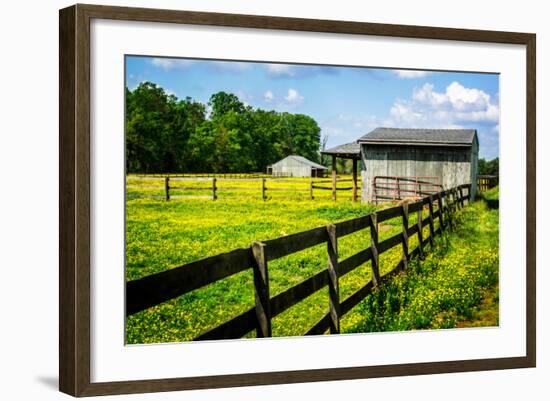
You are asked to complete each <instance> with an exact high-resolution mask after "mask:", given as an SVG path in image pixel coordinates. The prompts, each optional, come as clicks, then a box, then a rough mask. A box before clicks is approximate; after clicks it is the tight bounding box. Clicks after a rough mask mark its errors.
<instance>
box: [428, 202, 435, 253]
mask: <svg viewBox="0 0 550 401" xmlns="http://www.w3.org/2000/svg"><path fill="white" fill-rule="evenodd" d="M428 208H429V210H430V246H431V247H433V246H434V235H435V230H434V197H433V195H430V197H429V198H428Z"/></svg>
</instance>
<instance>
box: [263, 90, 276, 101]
mask: <svg viewBox="0 0 550 401" xmlns="http://www.w3.org/2000/svg"><path fill="white" fill-rule="evenodd" d="M273 99H275V95H274V94H273V92H271V91H270V90H268V91H267V92H265V93H264V100H265V101H266V102H267V103H270V102H272V101H273Z"/></svg>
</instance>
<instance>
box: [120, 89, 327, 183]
mask: <svg viewBox="0 0 550 401" xmlns="http://www.w3.org/2000/svg"><path fill="white" fill-rule="evenodd" d="M320 132H321V129H320V128H319V125H318V124H317V122H316V121H315V120H314V119H313V118H311V117H309V116H307V115H304V114H292V113H287V112H276V111H273V110H262V109H259V108H256V109H255V108H253V107H251V106H248V105H245V104H244V103H243V102H241V101H240V100H239V98H238V97H237V96H236V95H234V94H232V93H226V92H217V93H214V94H213V95H212V96H211V97H210V99H209V101H208V103H207V104H203V103H201V102H198V101H195V100H192V99H191V98H190V97H186V98H185V99H178V98H177V97H176V96H175V95H172V94H168V93H167V92H166V91H165V90H164V89H163V88H162V87H160V86H159V85H157V84H155V83H152V82H143V83H141V84H140V85H139V86H138V87H136V88H135V89H134V90H129V89H128V88H126V168H127V172H128V173H168V172H170V173H177V172H190V173H232V172H265V170H266V167H267V165H269V164H272V163H274V162H276V161H278V160H280V159H282V158H284V157H286V156H288V155H291V154H297V155H301V156H304V157H306V158H307V159H310V160H312V161H315V162H319V161H320V160H319V147H320Z"/></svg>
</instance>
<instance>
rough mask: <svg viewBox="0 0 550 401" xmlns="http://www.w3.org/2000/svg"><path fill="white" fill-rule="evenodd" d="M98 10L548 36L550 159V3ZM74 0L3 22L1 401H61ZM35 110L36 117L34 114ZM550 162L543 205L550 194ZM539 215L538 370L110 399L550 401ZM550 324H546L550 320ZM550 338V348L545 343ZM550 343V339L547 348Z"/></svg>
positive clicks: (5, 14) (6, 7)
mask: <svg viewBox="0 0 550 401" xmlns="http://www.w3.org/2000/svg"><path fill="white" fill-rule="evenodd" d="M95 2H96V3H98V4H111V5H126V6H140V7H157V8H171V9H188V10H200V11H219V12H232V13H245V14H264V15H280V16H293V17H306V18H307V17H309V18H325V19H341V20H358V21H370V22H383V23H398V24H412V25H436V26H448V27H463V28H478V29H493V30H508V31H526V32H535V33H537V35H538V43H537V45H538V55H537V57H538V65H537V69H538V84H537V91H538V110H539V117H538V120H537V124H538V133H539V134H538V154H539V155H544V153H545V152H547V151H548V150H549V144H550V143H549V142H550V140H549V138H548V135H546V134H547V133H548V132H549V130H550V126H549V124H550V120H549V118H548V115H544V113H543V112H544V111H545V110H548V108H550V98H549V93H548V90H549V89H550V85H549V80H550V78H549V75H548V73H547V72H548V71H550V60H549V53H550V52H549V50H550V48H549V47H550V46H549V45H550V25H549V24H548V18H547V11H546V7H545V2H541V1H534V0H524V1H521V2H508V3H506V2H499V1H486V2H480V1H477V0H476V1H470V0H464V1H461V2H459V3H457V2H451V3H448V2H441V1H437V0H430V1H420V0H419V1H407V0H399V1H386V2H373V3H372V4H368V3H369V2H364V1H352V0H340V1H337V2H334V1H326V2H320V1H314V2H306V1H302V2H299V1H296V0H276V1H275V0H270V1H257V0H256V1H254V0H249V1H247V0H229V1H215V0H188V1H177V0H157V1H154V2H153V1H137V0H136V1H123V0H119V1H116V2H110V1H99V0H96V1H95ZM70 4H72V3H71V2H70V1H61V0H48V1H13V0H12V1H10V2H4V3H3V4H2V14H1V17H0V20H1V22H0V33H1V35H0V46H1V49H2V53H1V58H0V79H1V84H0V102H1V103H0V110H1V112H0V127H1V128H0V174H1V175H2V180H1V184H0V185H1V191H0V268H1V270H0V271H1V279H0V302H1V305H2V306H1V308H0V311H1V323H0V327H1V328H0V368H1V374H2V376H1V377H2V379H1V382H2V385H1V386H0V393H1V398H3V399H7V400H18V399H27V400H38V399H40V400H60V399H68V397H67V396H65V395H62V394H60V393H58V392H57V390H56V388H57V324H58V320H57V247H58V241H57V237H58V234H57V185H58V179H57V174H58V149H57V130H58V124H57V85H58V81H57V76H58V72H57V65H58V61H57V55H58V33H57V30H58V25H57V23H58V20H57V12H58V9H59V8H62V7H65V6H67V5H70ZM31 111H32V114H29V112H31ZM549 169H550V158H548V157H539V163H538V171H539V177H541V179H540V180H539V183H540V184H539V196H538V204H539V205H540V206H543V204H544V203H545V200H546V199H547V198H548V197H549V196H550V191H549V190H548V188H544V187H543V186H542V185H543V183H544V181H545V180H544V174H543V171H548V170H549ZM548 210H549V209H548V208H547V210H546V211H545V210H543V209H542V207H539V211H538V227H539V230H538V231H539V232H538V238H539V241H538V242H539V257H538V258H537V263H538V288H539V291H538V294H539V296H538V317H539V318H538V338H539V340H538V350H539V353H538V368H536V369H528V370H526V369H523V370H511V371H498V372H482V373H461V374H446V375H435V376H420V377H401V378H389V379H374V380H357V381H342V382H325V383H313V384H295V385H282V386H268V387H250V388H241V389H227V390H208V391H193V392H187V393H166V394H160V395H159V394H152V395H151V394H150V395H132V396H120V397H117V398H114V397H104V398H102V400H105V401H107V400H110V399H120V400H122V399H132V400H134V399H136V400H181V399H186V400H222V399H223V400H238V401H246V400H259V399H261V400H262V401H269V400H284V399H287V400H291V399H298V397H303V399H307V398H310V397H311V398H314V399H316V400H334V399H340V400H347V399H352V397H353V398H355V397H360V398H363V399H367V398H370V399H384V400H394V399H407V400H423V401H428V400H441V399H445V400H446V401H451V400H460V401H462V400H464V398H465V397H468V398H470V399H497V400H518V399H530V400H545V399H548V396H549V392H550V390H549V389H548V382H547V380H548V379H547V378H548V377H550V350H549V347H548V346H547V344H548V342H547V340H548V328H549V323H550V318H549V317H548V312H547V311H548V307H549V303H550V296H549V295H548V292H546V293H544V291H543V288H544V287H543V283H547V282H548V278H549V274H548V273H547V271H545V270H547V269H546V267H547V266H548V264H549V258H548V257H547V256H544V255H542V251H544V248H545V242H547V241H548V240H549V238H548V234H546V236H545V234H544V232H543V230H542V226H543V225H544V224H549V223H550V221H549V212H548ZM545 315H546V316H545ZM545 337H546V338H545ZM545 340H546V341H545Z"/></svg>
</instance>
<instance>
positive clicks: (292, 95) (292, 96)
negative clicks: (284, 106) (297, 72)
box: [285, 88, 304, 105]
mask: <svg viewBox="0 0 550 401" xmlns="http://www.w3.org/2000/svg"><path fill="white" fill-rule="evenodd" d="M285 100H286V102H287V103H289V104H294V105H295V104H300V103H302V102H303V101H304V97H303V96H302V95H300V92H298V91H297V90H296V89H292V88H290V89H289V90H288V94H287V95H286V96H285Z"/></svg>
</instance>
